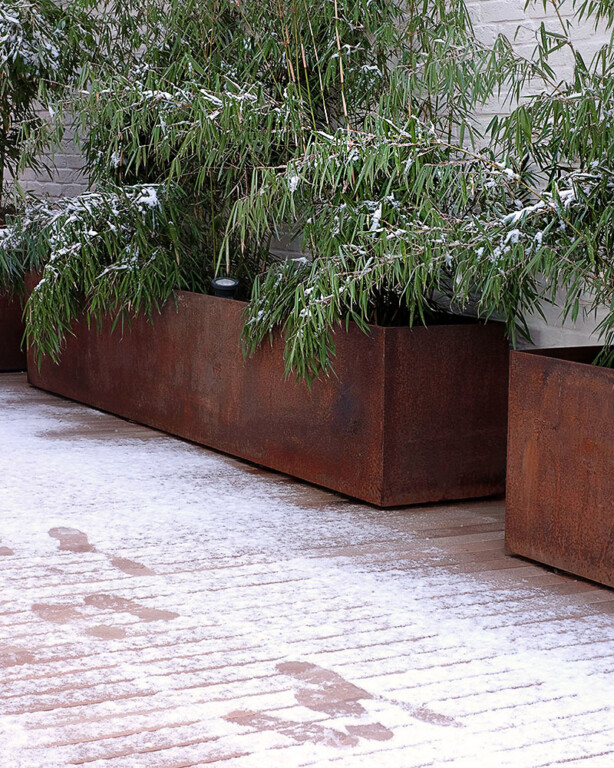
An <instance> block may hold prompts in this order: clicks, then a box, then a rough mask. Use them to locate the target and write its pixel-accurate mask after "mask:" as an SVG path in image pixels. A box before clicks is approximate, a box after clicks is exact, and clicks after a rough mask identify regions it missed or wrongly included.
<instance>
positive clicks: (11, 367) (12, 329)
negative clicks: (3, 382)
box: [0, 293, 26, 372]
mask: <svg viewBox="0 0 614 768" xmlns="http://www.w3.org/2000/svg"><path fill="white" fill-rule="evenodd" d="M23 333H24V324H23V320H22V309H21V303H20V301H19V299H18V298H17V297H13V296H10V295H9V294H5V293H3V294H0V372H6V371H25V369H26V354H25V352H24V351H23V350H22V349H21V339H22V337H23Z"/></svg>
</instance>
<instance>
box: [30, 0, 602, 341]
mask: <svg viewBox="0 0 614 768" xmlns="http://www.w3.org/2000/svg"><path fill="white" fill-rule="evenodd" d="M467 5H468V7H469V9H470V12H471V15H472V18H473V20H474V25H475V29H476V33H477V34H478V36H479V37H480V39H482V40H483V41H484V42H487V43H489V42H492V41H493V40H494V39H495V38H496V36H497V35H498V34H504V35H506V36H507V37H508V39H509V40H510V41H512V42H513V43H514V46H515V48H516V50H517V51H518V52H519V53H520V54H522V55H524V56H530V55H531V52H532V50H533V47H534V39H535V38H534V34H535V31H536V30H537V29H538V28H539V25H540V23H541V21H542V20H543V19H550V20H551V22H552V23H554V24H556V23H557V22H556V20H554V21H553V19H554V16H553V13H552V11H551V10H550V9H549V8H548V9H547V10H546V11H544V8H543V5H540V4H536V5H535V6H533V7H532V8H530V9H528V10H526V11H525V9H524V0H468V3H467ZM567 6H568V8H567V11H566V13H564V14H563V16H564V17H565V18H570V16H571V13H570V10H571V2H570V1H569V2H568V3H567ZM573 38H574V41H576V42H577V44H578V46H579V47H580V49H581V51H582V52H583V53H584V54H585V55H586V56H590V55H591V54H593V53H594V52H595V51H597V50H598V49H599V48H600V47H601V46H602V45H603V44H604V43H605V42H606V35H605V34H604V33H599V32H595V30H594V29H593V27H592V26H591V25H588V24H583V25H581V26H576V27H575V29H574V35H573ZM557 71H558V74H559V75H560V77H565V76H567V75H568V74H569V71H570V67H569V59H568V57H567V54H566V53H565V52H562V53H561V54H560V55H559V60H558V66H557ZM502 109H503V108H502V107H501V105H500V104H498V103H493V104H490V105H489V106H488V107H487V108H486V109H485V110H484V113H483V117H484V122H485V123H487V122H488V120H489V119H490V117H492V115H493V114H495V113H500V112H501V110H502ZM55 165H56V171H55V173H54V174H53V177H52V178H51V179H49V178H48V177H47V175H46V174H33V173H28V174H25V175H24V176H23V178H22V179H21V182H22V185H23V186H24V188H26V189H28V190H30V191H32V192H34V193H35V194H39V195H47V196H49V197H51V198H57V197H60V196H62V195H76V194H79V193H80V192H83V191H84V190H85V189H86V179H85V178H84V176H83V174H82V173H81V166H82V160H81V157H80V156H79V153H78V151H77V149H76V147H75V145H74V143H73V142H72V141H71V139H70V136H67V140H66V142H65V146H64V150H63V152H59V153H56V157H55ZM275 250H278V251H283V250H287V252H290V253H293V254H295V255H296V246H295V244H289V243H288V242H281V243H279V244H277V247H276V248H275ZM545 314H546V315H547V317H548V324H546V323H544V321H543V320H542V319H541V318H535V319H534V320H533V321H532V322H531V327H532V334H533V340H534V342H535V343H536V344H537V345H538V346H563V345H569V344H588V343H591V342H592V343H595V339H594V337H593V338H591V337H590V332H591V330H592V328H593V327H594V325H595V323H594V320H590V319H589V320H584V321H581V322H579V323H578V324H577V326H576V327H572V326H571V325H569V324H566V326H565V328H562V327H561V323H560V318H559V315H560V310H559V309H557V308H556V307H551V306H548V307H546V308H545Z"/></svg>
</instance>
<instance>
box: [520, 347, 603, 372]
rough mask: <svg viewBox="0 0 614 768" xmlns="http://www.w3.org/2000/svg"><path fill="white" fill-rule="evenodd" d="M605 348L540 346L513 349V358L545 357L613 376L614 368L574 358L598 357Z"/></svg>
mask: <svg viewBox="0 0 614 768" xmlns="http://www.w3.org/2000/svg"><path fill="white" fill-rule="evenodd" d="M602 349H603V347H602V346H599V345H590V346H589V345H587V346H582V345H581V346H575V347H539V348H535V349H512V350H511V357H512V360H514V359H516V358H523V357H527V356H530V357H536V358H540V357H545V358H548V359H549V360H553V361H555V362H557V363H559V364H561V365H565V366H568V365H569V366H579V367H580V368H583V369H587V370H592V371H595V375H601V376H611V375H614V368H607V367H605V366H603V365H594V364H593V363H592V362H586V361H583V360H576V359H574V357H573V355H574V354H577V355H581V356H583V357H592V358H595V357H597V354H598V353H599V352H600V351H601V350H602Z"/></svg>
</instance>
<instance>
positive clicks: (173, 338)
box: [28, 292, 508, 506]
mask: <svg viewBox="0 0 614 768" xmlns="http://www.w3.org/2000/svg"><path fill="white" fill-rule="evenodd" d="M244 307H245V304H243V303H242V302H238V301H233V300H229V299H222V298H216V297H213V296H202V295H198V294H192V293H186V292H179V293H178V307H177V310H176V309H175V306H174V305H173V303H172V302H171V303H169V304H168V305H167V306H166V307H165V308H164V309H163V311H162V314H161V315H160V316H156V318H155V320H154V324H153V325H152V324H150V323H149V322H147V321H146V320H145V319H143V318H138V319H136V320H134V321H133V322H132V325H131V328H129V329H128V328H126V329H125V331H124V334H123V337H122V336H121V335H120V332H119V330H116V331H115V332H114V333H113V334H111V332H110V327H111V322H110V321H105V322H104V323H103V326H102V329H101V331H100V332H99V331H98V330H97V329H95V328H94V326H92V328H91V329H88V328H87V326H86V324H85V323H84V322H81V323H79V324H77V325H76V326H75V328H74V330H75V334H76V335H75V336H74V337H73V336H71V337H69V338H68V340H67V342H66V348H65V351H64V353H63V355H62V359H61V361H60V364H59V365H55V364H54V363H52V362H51V361H50V360H44V361H43V363H42V366H41V368H40V370H39V369H38V368H37V366H36V364H35V363H34V362H33V360H32V358H30V360H29V368H28V370H29V379H30V382H31V383H32V384H33V385H34V386H36V387H40V388H42V389H46V390H49V391H51V392H55V393H57V394H60V395H64V396H65V397H69V398H72V399H74V400H78V401H81V402H84V403H87V404H89V405H91V406H94V407H95V408H99V409H101V410H104V411H109V412H111V413H115V414H118V415H119V416H123V417H125V418H128V419H132V420H134V421H137V422H140V423H142V424H146V425H148V426H151V427H155V428H157V429H160V430H163V431H165V432H170V433H171V434H174V435H178V436H180V437H183V438H186V439H188V440H192V441H194V442H196V443H200V444H202V445H206V446H209V447H212V448H215V449H218V450H220V451H223V452H225V453H229V454H232V455H234V456H238V457H240V458H243V459H248V460H249V461H252V462H255V463H257V464H261V465H264V466H266V467H269V468H271V469H275V470H279V471H281V472H285V473H287V474H289V475H294V476H295V477H298V478H301V479H303V480H307V481H309V482H312V483H316V484H318V485H322V486H324V487H326V488H330V489H333V490H336V491H340V492H341V493H344V494H347V495H349V496H354V497H356V498H359V499H362V500H364V501H367V502H369V503H371V504H375V505H377V506H397V505H403V504H417V503H423V502H432V501H440V500H443V499H462V498H470V497H479V496H488V495H492V494H498V493H502V492H503V490H504V486H505V448H506V430H507V371H508V348H507V343H506V341H505V338H504V332H503V328H502V326H501V325H499V324H496V323H493V324H488V325H482V324H478V323H471V324H458V325H447V326H446V325H441V326H433V327H430V328H428V329H427V328H422V327H420V328H415V329H413V330H410V329H409V328H382V327H377V326H375V327H372V328H371V334H370V336H366V335H365V334H363V333H362V332H361V331H360V330H359V329H358V328H357V327H355V326H350V328H349V330H348V331H347V332H346V331H345V330H344V329H343V330H342V329H341V328H340V329H339V330H338V331H337V333H336V334H335V344H336V348H337V356H336V358H335V360H334V368H335V373H336V375H334V374H331V375H330V376H327V377H324V378H323V379H321V380H318V381H316V382H314V384H313V386H312V391H311V392H310V391H309V389H308V387H307V386H306V384H305V383H304V382H297V381H296V380H294V379H293V378H290V379H286V378H285V377H284V365H283V358H282V344H281V341H280V340H279V339H278V340H277V341H276V342H275V343H274V344H273V346H272V347H271V346H270V345H268V344H265V345H263V347H262V348H261V349H260V350H259V351H258V352H257V354H256V355H254V356H253V357H252V358H249V359H248V360H244V359H243V356H242V353H241V351H240V336H241V328H242V312H243V310H244Z"/></svg>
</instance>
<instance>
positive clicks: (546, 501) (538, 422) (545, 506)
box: [505, 347, 614, 587]
mask: <svg viewBox="0 0 614 768" xmlns="http://www.w3.org/2000/svg"><path fill="white" fill-rule="evenodd" d="M597 351H598V350H597V348H594V347H591V348H586V347H584V348H582V347H580V348H576V349H552V350H536V351H535V352H533V351H531V352H512V356H511V367H510V412H509V443H508V471H507V511H506V521H505V537H506V544H507V547H508V549H509V550H510V551H511V552H512V553H514V554H518V555H523V556H524V557H528V558H531V559H532V560H538V561H539V562H541V563H546V564H547V565H551V566H554V567H556V568H560V569H562V570H565V571H569V572H570V573H574V574H576V575H578V576H583V577H585V578H587V579H592V580H593V581H598V582H600V583H602V584H607V585H608V586H610V587H614V370H610V369H605V368H598V367H596V366H592V365H589V363H590V361H591V360H593V359H594V358H595V356H596V354H597Z"/></svg>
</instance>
